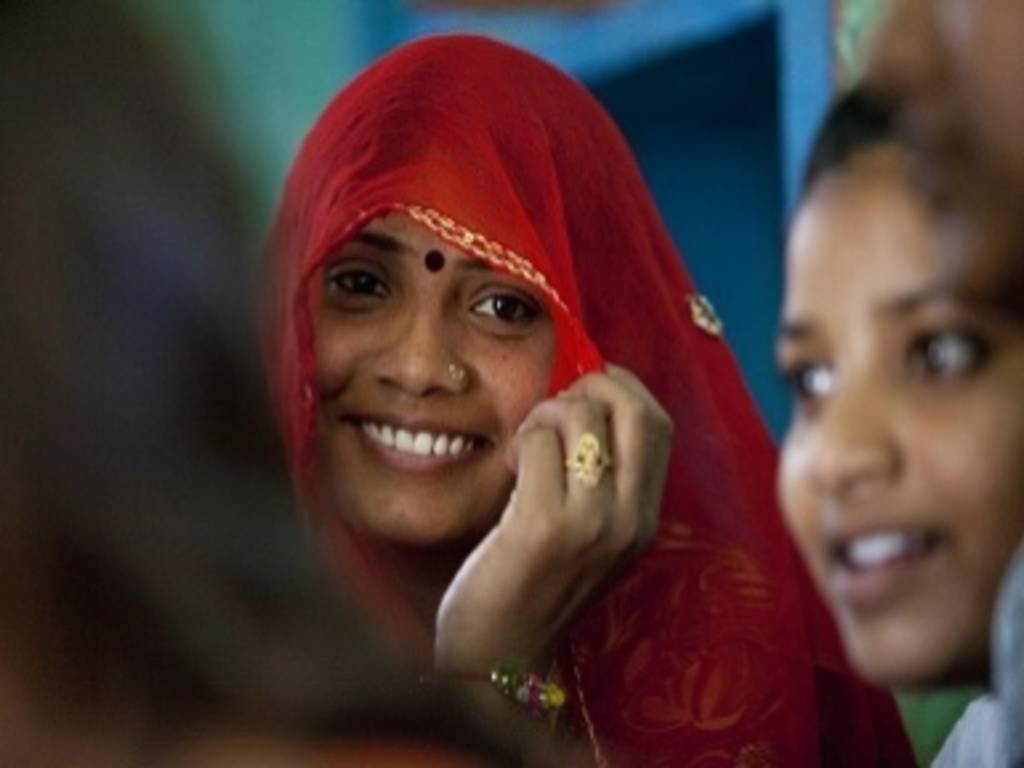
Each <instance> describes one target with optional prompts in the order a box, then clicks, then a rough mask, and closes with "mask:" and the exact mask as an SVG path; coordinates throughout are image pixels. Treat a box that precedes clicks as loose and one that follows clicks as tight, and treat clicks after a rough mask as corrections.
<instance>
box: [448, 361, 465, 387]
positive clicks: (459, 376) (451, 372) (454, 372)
mask: <svg viewBox="0 0 1024 768" xmlns="http://www.w3.org/2000/svg"><path fill="white" fill-rule="evenodd" d="M448 378H450V379H451V380H452V381H453V382H454V383H456V384H461V383H462V382H463V381H465V379H466V369H465V368H463V367H462V366H461V365H459V364H458V363H448Z"/></svg>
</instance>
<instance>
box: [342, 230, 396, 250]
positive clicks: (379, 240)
mask: <svg viewBox="0 0 1024 768" xmlns="http://www.w3.org/2000/svg"><path fill="white" fill-rule="evenodd" d="M352 241H353V242H356V243H362V244H363V245H369V246H370V247H372V248H376V249H377V250H379V251H385V252H387V253H400V252H401V251H404V250H405V244H404V243H403V242H402V241H401V240H398V239H397V238H394V237H392V236H391V235H385V234H381V233H379V232H368V231H367V230H365V229H364V230H363V231H362V232H359V233H358V234H357V235H356V236H355V237H353V238H352Z"/></svg>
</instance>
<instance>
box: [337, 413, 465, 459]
mask: <svg viewBox="0 0 1024 768" xmlns="http://www.w3.org/2000/svg"><path fill="white" fill-rule="evenodd" d="M357 423H358V425H359V428H360V429H361V430H362V432H363V434H364V435H365V436H366V437H367V438H369V440H370V442H372V443H374V444H376V445H379V446H381V447H382V448H385V449H387V450H388V451H394V452H395V453H400V454H406V455H408V456H415V457H418V458H428V457H453V458H454V457H459V456H463V455H465V454H467V453H470V452H472V451H475V450H478V449H479V448H480V447H482V446H483V445H484V443H485V441H484V440H483V439H482V438H479V437H476V436H474V435H470V434H465V433H457V432H440V431H434V430H427V429H410V428H406V427H400V426H396V425H392V424H387V423H382V422H376V421H370V420H360V421H359V422H357Z"/></svg>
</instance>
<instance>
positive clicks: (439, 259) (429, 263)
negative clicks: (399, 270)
mask: <svg viewBox="0 0 1024 768" xmlns="http://www.w3.org/2000/svg"><path fill="white" fill-rule="evenodd" d="M423 265H424V266H425V267H426V268H427V270H428V271H430V272H440V271H441V270H442V269H444V254H443V253H441V252H440V251H427V255H426V256H424V257H423Z"/></svg>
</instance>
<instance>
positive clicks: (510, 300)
mask: <svg viewBox="0 0 1024 768" xmlns="http://www.w3.org/2000/svg"><path fill="white" fill-rule="evenodd" d="M472 309H473V312H475V313H476V314H478V315H486V316H488V317H493V318H496V319H498V320H502V321H504V322H506V323H515V324H520V325H521V324H526V323H529V322H530V321H531V320H534V319H536V318H537V317H538V316H539V315H540V314H541V312H542V309H541V307H540V304H538V303H537V302H536V301H535V300H534V299H531V298H526V297H524V296H519V295H516V294H512V293H497V294H494V295H493V296H488V297H487V298H485V299H483V300H482V301H478V302H477V303H476V304H474V305H473V308H472Z"/></svg>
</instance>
